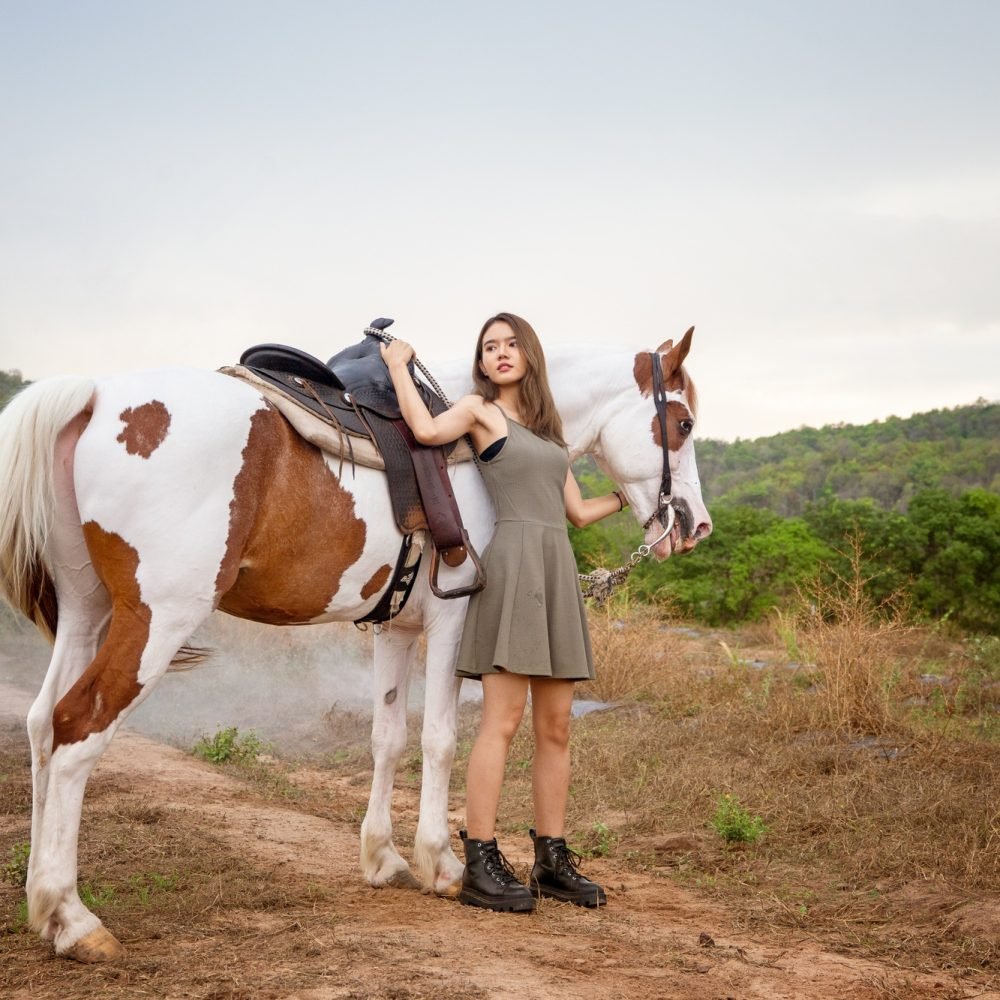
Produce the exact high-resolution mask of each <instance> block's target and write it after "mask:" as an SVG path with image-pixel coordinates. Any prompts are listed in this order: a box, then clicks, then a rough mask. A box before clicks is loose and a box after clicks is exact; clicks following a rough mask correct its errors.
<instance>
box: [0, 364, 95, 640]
mask: <svg viewBox="0 0 1000 1000" xmlns="http://www.w3.org/2000/svg"><path fill="white" fill-rule="evenodd" d="M94 390H95V383H94V380H93V379H90V378H81V377H78V376H66V377H63V378H52V379H46V380H45V381H43V382H36V383H34V384H33V385H30V386H28V387H27V388H26V389H24V390H22V391H21V392H20V393H18V394H17V395H16V396H15V397H14V398H13V399H12V400H11V401H10V402H9V403H8V404H7V406H6V407H5V408H4V410H3V412H2V413H0V469H2V470H3V477H2V483H0V594H2V596H3V597H5V598H6V600H7V601H8V602H9V603H10V604H11V605H12V606H13V607H14V608H16V609H17V610H18V611H20V612H21V613H22V614H23V615H25V616H26V617H27V618H30V619H31V620H32V621H33V622H34V623H35V625H37V626H38V628H39V630H40V631H41V632H42V633H43V634H44V635H46V636H47V637H48V638H49V640H51V639H52V638H53V637H54V636H55V631H56V621H57V618H58V605H57V602H56V590H55V584H54V582H53V579H52V574H51V572H50V571H49V567H48V565H47V563H46V559H45V543H46V540H47V538H48V536H49V531H50V528H51V526H52V520H53V516H54V514H55V508H56V495H55V486H54V481H55V477H54V468H53V466H54V461H55V447H56V439H57V438H58V437H59V433H60V431H62V429H63V428H64V427H65V426H66V424H68V423H69V422H70V421H71V420H72V419H73V418H74V417H76V416H77V415H78V414H80V413H81V412H83V410H85V409H86V408H87V406H88V405H90V402H91V400H92V399H93V396H94Z"/></svg>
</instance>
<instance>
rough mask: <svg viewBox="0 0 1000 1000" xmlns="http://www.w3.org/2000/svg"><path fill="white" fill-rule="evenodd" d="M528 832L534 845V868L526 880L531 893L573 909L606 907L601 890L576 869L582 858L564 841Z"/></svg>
mask: <svg viewBox="0 0 1000 1000" xmlns="http://www.w3.org/2000/svg"><path fill="white" fill-rule="evenodd" d="M528 832H529V833H530V834H531V839H532V840H533V841H534V843H535V867H534V868H532V869H531V880H530V885H531V889H532V891H533V892H537V893H538V895H539V896H548V897H549V898H551V899H561V900H562V901H563V902H564V903H575V904H576V905H577V906H604V905H605V904H606V903H607V901H608V899H607V896H605V895H604V890H603V889H602V888H601V887H600V886H599V885H598V884H597V883H596V882H591V881H590V879H588V878H584V877H583V875H581V874H580V871H579V867H578V866H579V864H580V862H581V861H582V860H583V858H581V857H580V855H579V854H577V853H576V851H571V850H570V849H569V848H568V847H567V846H566V838H565V837H539V836H537V835H536V834H535V831H534V830H530V831H528Z"/></svg>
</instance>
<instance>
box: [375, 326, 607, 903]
mask: <svg viewBox="0 0 1000 1000" xmlns="http://www.w3.org/2000/svg"><path fill="white" fill-rule="evenodd" d="M382 357H383V358H384V360H385V363H386V365H387V366H388V368H389V372H390V374H391V376H392V381H393V385H394V386H395V388H396V393H397V395H398V397H399V403H400V409H401V410H402V413H403V417H404V418H405V420H406V422H407V424H408V425H409V426H410V429H411V430H412V431H413V435H414V437H416V439H417V440H418V441H420V442H421V443H422V444H426V445H439V444H446V443H449V442H451V441H455V440H457V439H458V438H460V437H462V436H463V435H465V434H469V435H470V436H471V438H472V443H473V445H474V447H475V449H476V451H477V453H478V454H479V457H480V459H481V466H482V470H483V478H484V479H485V481H486V486H487V489H488V490H489V492H490V496H491V497H492V499H493V505H494V508H495V510H496V515H497V525H496V531H495V534H494V536H493V540H492V541H491V542H490V545H489V548H488V549H487V551H486V553H485V554H484V561H485V565H486V579H487V582H486V587H485V589H484V590H482V591H480V592H479V593H478V594H475V595H474V596H473V597H472V599H471V601H470V603H469V610H468V615H467V617H466V621H465V629H464V632H463V634H462V643H461V647H460V649H459V655H458V665H457V668H456V671H457V673H458V675H459V676H461V677H471V678H475V679H478V680H481V681H482V684H483V714H482V720H481V722H480V727H479V734H478V736H477V738H476V742H475V745H474V746H473V748H472V754H471V756H470V757H469V771H468V780H467V803H466V822H467V830H462V831H461V832H460V836H461V838H462V841H463V843H464V846H465V859H466V866H465V873H464V875H463V878H462V890H461V893H460V894H459V899H460V900H461V901H462V902H463V903H468V904H470V905H472V906H481V907H485V908H487V909H490V910H503V911H514V912H527V911H530V910H533V909H534V907H535V896H534V893H538V894H539V895H541V896H549V897H552V898H555V899H560V900H564V901H567V902H571V903H576V904H577V905H580V906H599V905H603V904H604V902H605V895H604V890H603V889H602V888H601V887H600V886H599V885H597V884H596V883H594V882H591V881H589V880H588V879H586V878H584V877H583V876H582V875H581V874H580V872H579V870H578V868H577V864H578V861H579V856H578V855H576V854H574V853H573V852H572V851H570V850H569V848H568V847H567V846H566V841H565V838H564V833H565V830H564V824H565V818H566V799H567V796H568V793H569V719H570V707H571V703H572V700H573V681H578V680H588V679H591V678H593V676H594V667H593V662H592V658H591V653H590V641H589V637H588V634H587V623H586V616H585V612H584V608H583V599H582V597H581V596H580V588H579V584H578V581H577V575H576V563H575V560H574V558H573V550H572V548H571V547H570V543H569V537H568V535H567V532H566V518H567V517H568V518H569V520H570V521H571V522H572V523H573V524H574V525H576V526H577V527H583V526H584V525H587V524H592V523H593V522H594V521H599V520H600V519H601V518H603V517H607V516H608V515H609V514H614V513H616V512H618V511H619V510H621V509H622V508H623V507H624V505H625V500H624V498H623V496H622V494H621V493H619V492H617V491H616V492H614V493H611V494H609V495H608V496H602V497H596V498H593V499H588V500H585V499H583V497H582V496H581V494H580V487H579V486H578V485H577V482H576V480H575V479H574V478H573V475H572V473H571V471H570V468H569V456H568V454H567V450H566V443H565V441H564V440H563V437H562V422H561V420H560V419H559V414H558V413H557V412H556V408H555V405H554V403H553V402H552V393H551V391H550V389H549V384H548V378H547V376H546V371H545V357H544V355H543V353H542V348H541V345H540V344H539V342H538V337H537V335H536V334H535V331H534V330H533V329H532V328H531V326H530V325H529V324H528V323H527V322H526V321H525V320H523V319H521V318H520V317H518V316H515V315H513V314H511V313H499V314H498V315H496V316H494V317H492V318H491V319H488V320H487V321H486V323H485V324H484V325H483V328H482V330H481V331H480V334H479V341H478V343H477V344H476V357H475V362H474V364H473V371H472V377H473V381H474V383H475V387H476V390H477V391H476V392H475V393H474V394H473V395H470V396H465V397H464V398H462V399H460V400H459V401H458V402H457V403H456V404H455V405H454V406H453V407H452V408H451V409H450V410H447V411H446V412H445V413H442V414H440V415H439V416H437V417H432V416H431V414H430V413H429V412H428V410H427V408H426V407H425V406H424V405H423V402H422V401H421V399H420V397H419V395H418V393H417V391H416V389H415V387H414V385H413V382H412V380H411V378H410V376H409V373H408V371H407V367H406V366H407V364H408V362H409V361H410V359H411V358H412V357H413V349H412V348H411V347H410V346H409V344H406V343H405V342H403V341H401V340H395V341H393V342H392V343H390V344H388V345H387V346H383V348H382ZM529 691H530V692H531V717H532V724H533V727H534V733H535V756H534V763H533V771H532V786H533V795H534V805H535V822H536V824H537V828H538V831H539V833H538V834H536V832H535V830H531V837H532V840H533V841H534V845H535V865H534V867H533V869H532V871H531V878H530V885H531V888H530V889H529V888H528V887H527V886H525V885H523V884H522V883H521V882H519V881H518V880H517V878H516V877H515V875H514V872H513V869H512V868H511V867H510V865H509V864H508V863H507V860H506V858H504V856H503V855H502V854H501V853H500V851H499V849H498V847H497V842H496V837H495V835H494V828H495V824H496V817H497V809H498V806H499V801H500V790H501V786H502V784H503V776H504V767H505V764H506V760H507V752H508V750H509V748H510V743H511V740H512V739H513V737H514V734H515V732H516V731H517V727H518V725H519V724H520V721H521V716H522V715H523V714H524V707H525V704H526V702H527V697H528V692H529ZM532 890H534V893H533V892H532Z"/></svg>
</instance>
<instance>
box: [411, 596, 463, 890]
mask: <svg viewBox="0 0 1000 1000" xmlns="http://www.w3.org/2000/svg"><path fill="white" fill-rule="evenodd" d="M436 603H437V607H436V608H435V612H434V616H433V618H431V619H430V620H429V621H428V623H427V670H426V691H425V694H424V727H423V737H422V744H423V746H422V749H423V758H424V764H423V779H422V783H421V789H420V819H419V821H418V823H417V836H416V841H415V843H414V852H413V855H414V864H415V865H416V869H417V874H418V876H419V877H420V880H421V882H423V884H424V886H425V887H426V888H427V889H428V890H430V891H433V892H437V893H440V894H442V895H451V894H452V893H453V892H457V891H458V888H459V883H460V882H461V879H462V871H463V868H464V866H463V865H462V863H461V862H460V861H459V860H458V858H456V857H455V853H454V851H453V850H452V848H451V835H450V832H449V829H448V786H449V783H450V780H451V766H452V763H453V762H454V759H455V739H456V735H457V714H458V694H459V690H460V689H461V686H462V681H461V679H460V678H458V677H456V676H455V658H456V656H457V654H458V643H459V640H460V638H461V635H462V623H463V621H464V618H465V606H466V602H465V601H449V602H443V601H439V602H436Z"/></svg>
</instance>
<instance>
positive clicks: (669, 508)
mask: <svg viewBox="0 0 1000 1000" xmlns="http://www.w3.org/2000/svg"><path fill="white" fill-rule="evenodd" d="M649 363H650V366H651V367H652V371H653V404H654V405H655V406H656V419H657V420H658V421H659V424H660V447H661V448H662V449H663V474H662V475H661V476H660V493H659V497H658V498H657V503H656V510H654V511H653V513H652V514H650V516H649V519H648V520H647V521H646V523H645V524H644V525H643V526H642V529H643V531H648V530H649V527H650V525H651V524H652V523H653V522H654V521H656V520H659V522H660V524H661V525H662V526H663V534H662V535H660V537H659V538H657V539H656V541H655V542H650V543H648V544H643V545H640V546H639V551H640V553H641V554H643V555H646V554H647V553H648V552H649V551H651V550H652V549H653V548H654V547H655V546H657V545H659V544H660V542H662V541H663V539H664V538H666V537H667V535H669V534H670V532H671V531H673V529H674V520H675V517H676V511H675V510H674V506H673V501H674V497H673V487H672V484H671V479H670V444H669V442H668V441H667V402H668V399H667V395H668V394H667V387H666V385H665V384H664V382H663V366H662V364H661V363H660V355H659V354H658V353H657V352H656V351H652V352H650V355H649ZM671 395H673V393H671ZM643 549H645V550H646V552H642V550H643Z"/></svg>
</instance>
